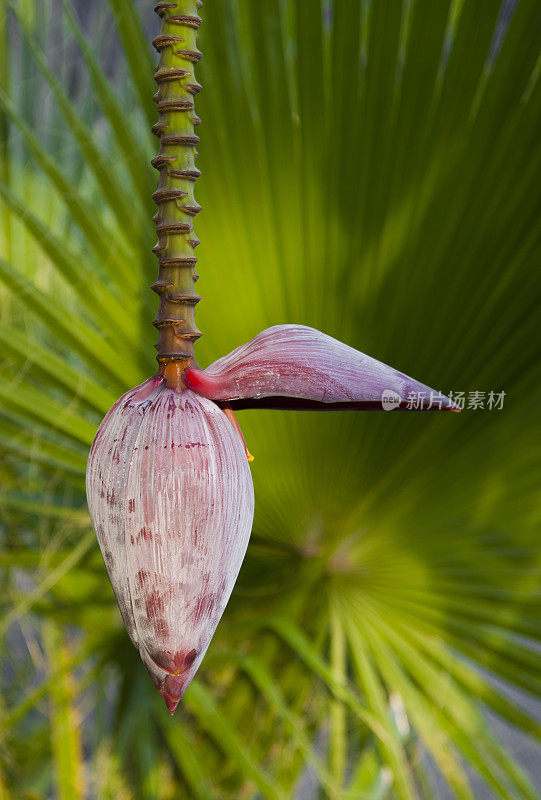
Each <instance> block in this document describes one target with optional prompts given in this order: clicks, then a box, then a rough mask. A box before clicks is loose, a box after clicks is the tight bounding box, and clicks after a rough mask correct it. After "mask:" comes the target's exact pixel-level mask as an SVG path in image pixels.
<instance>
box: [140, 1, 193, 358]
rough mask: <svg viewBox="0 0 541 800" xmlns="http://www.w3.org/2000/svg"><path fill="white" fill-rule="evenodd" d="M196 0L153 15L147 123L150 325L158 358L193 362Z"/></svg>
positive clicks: (163, 5) (159, 8)
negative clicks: (152, 276) (151, 112)
mask: <svg viewBox="0 0 541 800" xmlns="http://www.w3.org/2000/svg"><path fill="white" fill-rule="evenodd" d="M201 5H202V3H201V2H199V0H177V2H159V3H158V4H157V5H156V7H155V11H156V13H157V14H158V15H159V16H160V17H161V19H162V28H161V32H160V35H159V36H157V37H156V39H154V42H153V44H154V47H155V48H156V50H158V52H159V54H160V59H159V62H158V66H157V67H156V72H155V74H154V78H155V80H156V82H157V84H158V91H157V93H156V95H155V96H154V99H155V101H156V103H157V107H158V112H159V120H158V122H157V124H156V125H154V127H153V128H152V130H153V132H154V133H155V134H156V136H158V137H159V139H160V148H159V151H158V155H157V156H156V158H154V159H153V161H152V164H153V166H154V167H156V169H157V170H159V172H160V177H159V179H158V187H157V189H156V192H155V193H154V195H153V198H154V200H155V202H156V204H157V206H158V212H157V214H156V216H155V217H154V220H155V222H156V232H157V234H158V243H157V244H156V246H155V247H154V252H155V253H156V255H157V257H158V259H159V265H160V266H159V273H158V280H157V281H156V282H155V283H154V284H153V286H152V288H153V289H154V291H155V292H157V293H158V294H159V295H160V308H159V312H158V316H157V317H156V319H155V320H154V323H153V324H154V325H155V327H156V328H158V330H159V334H160V336H159V342H158V345H157V348H158V356H157V358H158V362H159V363H160V364H162V365H163V364H166V363H167V362H169V361H183V362H184V365H185V366H187V365H188V364H190V362H191V360H192V359H193V343H194V341H195V340H196V339H198V338H199V336H201V333H200V331H198V329H197V327H196V325H195V320H194V311H195V305H196V303H198V301H199V300H200V299H201V298H200V297H199V296H198V295H197V294H196V292H195V287H194V284H195V281H196V280H197V275H196V274H195V270H194V267H195V264H196V262H197V258H196V257H195V255H194V248H195V247H196V246H197V245H198V244H199V241H198V239H197V237H196V236H195V234H194V231H193V218H194V216H195V214H197V213H198V211H200V209H201V207H200V206H199V205H198V203H196V201H195V199H194V195H193V184H194V181H195V180H196V178H197V177H198V176H199V174H200V173H199V170H198V169H197V168H196V166H195V158H196V156H197V152H196V150H195V146H196V144H197V142H198V141H199V138H198V137H197V136H196V135H195V132H194V128H195V126H196V125H197V124H198V123H199V119H198V117H197V116H196V114H195V110H194V101H193V98H194V95H196V94H197V93H198V92H199V91H200V90H201V86H200V85H199V84H198V83H197V81H196V80H195V76H194V64H195V63H196V62H197V61H199V59H200V58H201V53H200V52H199V50H198V49H197V45H196V41H197V29H198V28H199V25H200V24H201V18H200V17H199V16H198V14H197V11H198V9H199V8H200V7H201Z"/></svg>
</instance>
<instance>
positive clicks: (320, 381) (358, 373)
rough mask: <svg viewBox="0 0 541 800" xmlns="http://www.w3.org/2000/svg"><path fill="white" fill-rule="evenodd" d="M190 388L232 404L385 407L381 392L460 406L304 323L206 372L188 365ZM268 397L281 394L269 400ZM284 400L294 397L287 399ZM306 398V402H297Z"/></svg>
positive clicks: (259, 339) (271, 333) (264, 336)
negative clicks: (419, 397)
mask: <svg viewBox="0 0 541 800" xmlns="http://www.w3.org/2000/svg"><path fill="white" fill-rule="evenodd" d="M184 381H185V383H186V385H187V386H189V387H190V388H191V389H193V390H194V391H196V392H200V393H201V394H202V395H204V396H205V397H210V398H212V399H213V400H220V401H236V400H240V401H246V402H240V403H234V402H233V403H232V405H233V407H234V408H235V407H237V408H249V407H258V406H259V407H265V406H266V405H268V406H269V407H273V406H274V407H283V408H288V407H291V408H314V407H317V405H318V404H321V407H322V408H328V409H330V408H332V407H333V406H336V407H343V408H348V407H350V408H358V409H363V408H366V409H369V408H379V409H381V408H382V402H381V400H382V395H383V393H384V392H387V391H393V392H395V393H396V394H398V395H400V397H401V398H402V402H401V404H400V407H402V408H405V407H406V406H407V399H408V395H411V394H413V395H418V396H421V397H422V398H423V399H422V401H421V403H420V406H421V407H427V406H428V405H429V402H430V398H431V395H432V396H434V397H435V396H439V398H440V400H439V401H438V402H441V408H442V409H449V410H458V407H457V406H456V405H455V404H454V403H453V402H452V401H451V400H449V398H447V397H444V396H443V395H439V393H438V392H437V391H434V390H433V389H430V387H429V386H425V384H423V383H419V381H416V380H414V379H413V378H410V377H408V376H407V375H404V374H403V373H402V372H398V370H396V369H393V368H392V367H389V366H387V364H383V363H382V362H381V361H377V360H376V359H375V358H371V356H367V355H365V354H364V353H361V352H360V351H359V350H355V349H354V348H353V347H349V346H348V345H347V344H344V343H343V342H339V341H338V340H337V339H333V338H332V337H331V336H327V334H325V333H322V332H321V331H318V330H315V328H308V327H306V326H304V325H275V326H274V327H272V328H267V329H266V330H264V331H262V332H261V333H259V334H258V335H257V336H255V337H254V338H253V339H252V340H251V341H250V342H248V343H247V344H243V345H241V346H240V347H237V348H236V350H233V352H231V353H229V355H227V356H224V357H223V358H220V359H218V361H215V362H214V363H213V364H211V365H210V366H209V367H207V368H206V369H205V370H196V369H188V370H186V372H185V374H184ZM264 398H282V399H283V402H280V401H279V402H268V403H266V402H265V401H264ZM285 398H291V399H292V400H293V402H291V403H289V402H287V401H286V400H285ZM302 400H305V401H308V402H307V403H303V402H299V401H302Z"/></svg>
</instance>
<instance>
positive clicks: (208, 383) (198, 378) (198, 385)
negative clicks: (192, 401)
mask: <svg viewBox="0 0 541 800" xmlns="http://www.w3.org/2000/svg"><path fill="white" fill-rule="evenodd" d="M182 380H183V381H184V383H185V384H186V386H187V387H188V389H191V390H192V391H194V392H197V393H198V394H202V395H203V397H208V398H209V399H210V400H214V399H215V398H217V397H218V396H219V395H220V381H219V380H217V379H216V378H212V377H211V376H210V375H207V374H206V372H204V371H203V370H202V369H186V370H184V373H183V375H182Z"/></svg>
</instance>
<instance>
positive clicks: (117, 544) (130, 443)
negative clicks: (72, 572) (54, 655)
mask: <svg viewBox="0 0 541 800" xmlns="http://www.w3.org/2000/svg"><path fill="white" fill-rule="evenodd" d="M87 496H88V504H89V509H90V515H91V518H92V523H93V526H94V530H95V531H96V534H97V537H98V540H99V544H100V547H101V551H102V554H103V557H104V560H105V564H106V566H107V570H108V572H109V577H110V579H111V583H112V585H113V589H114V591H115V594H116V597H117V600H118V603H119V606H120V610H121V612H122V617H123V619H124V622H125V624H126V627H127V629H128V633H129V635H130V637H131V639H132V641H133V643H134V644H135V646H136V647H137V648H138V649H139V652H140V655H141V658H142V660H143V662H144V663H145V665H146V667H147V669H148V671H149V673H150V675H151V677H152V679H153V680H154V683H155V684H156V686H158V688H159V689H160V691H161V692H162V694H163V696H164V699H165V701H166V703H167V706H168V708H169V709H170V710H171V711H173V710H174V708H175V707H176V705H177V703H178V701H179V699H180V697H181V696H182V694H183V692H184V690H185V689H186V687H187V686H188V684H189V682H190V680H191V679H192V677H193V675H194V674H195V672H196V670H197V668H198V667H199V664H200V663H201V661H202V659H203V656H204V654H205V651H206V649H207V647H208V645H209V642H210V640H211V638H212V635H213V633H214V631H215V629H216V626H217V624H218V621H219V619H220V617H221V615H222V613H223V611H224V608H225V606H226V603H227V601H228V599H229V596H230V594H231V591H232V589H233V586H234V583H235V580H236V578H237V575H238V572H239V569H240V566H241V564H242V561H243V558H244V554H245V552H246V548H247V545H248V540H249V537H250V531H251V527H252V519H253V509H254V497H253V485H252V478H251V474H250V468H249V466H248V462H247V460H246V455H245V451H244V447H243V444H242V441H241V438H240V437H239V435H238V433H237V431H236V430H235V428H234V427H233V425H232V424H231V422H230V421H229V419H227V417H226V415H225V414H224V413H223V411H222V410H221V409H220V408H219V407H218V406H217V405H216V404H215V403H213V402H212V401H210V400H207V399H205V398H204V397H200V396H198V395H196V394H194V393H193V392H191V391H190V390H189V389H184V388H180V389H174V388H167V387H166V385H165V381H164V380H163V379H162V378H152V379H150V380H148V381H146V382H145V383H143V384H141V385H140V386H138V387H137V388H135V389H133V390H132V391H130V392H128V393H127V394H125V395H124V396H123V397H121V398H120V400H118V401H117V402H116V403H115V405H114V406H113V407H112V408H111V410H110V411H109V413H108V414H107V416H106V417H105V419H104V420H103V422H102V424H101V426H100V428H99V430H98V433H97V434H96V438H95V440H94V443H93V445H92V449H91V451H90V457H89V460H88V467H87Z"/></svg>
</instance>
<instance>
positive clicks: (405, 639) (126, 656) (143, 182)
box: [0, 0, 541, 800]
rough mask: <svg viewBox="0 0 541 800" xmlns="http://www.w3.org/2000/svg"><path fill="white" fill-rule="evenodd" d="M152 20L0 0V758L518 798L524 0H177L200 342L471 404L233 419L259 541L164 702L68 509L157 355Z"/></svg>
mask: <svg viewBox="0 0 541 800" xmlns="http://www.w3.org/2000/svg"><path fill="white" fill-rule="evenodd" d="M139 7H140V10H141V11H142V12H144V13H145V17H144V21H142V19H141V18H140V16H139V14H138V12H137V8H139ZM149 10H150V9H149V8H147V7H146V5H145V4H143V3H135V2H133V0H109V2H106V0H100V2H95V3H93V4H91V5H90V6H88V8H87V7H86V6H85V7H84V8H83V7H82V6H80V4H76V3H74V2H72V1H71V0H64V2H63V3H62V4H60V3H57V2H55V0H18V2H9V3H8V2H3V3H0V39H1V41H2V45H4V43H5V46H1V47H0V109H1V112H0V114H1V115H0V206H1V211H0V256H1V260H0V282H1V285H0V294H1V300H2V318H1V319H0V344H1V349H2V368H3V370H2V378H1V380H0V448H1V456H0V469H1V470H2V479H3V485H2V491H1V492H0V509H1V518H0V530H1V536H2V550H1V553H0V579H1V581H2V597H3V599H4V602H3V608H2V612H1V614H2V615H1V622H0V627H2V630H3V632H4V634H5V640H4V643H3V646H2V650H1V656H2V668H3V673H4V674H5V675H7V676H10V680H9V682H8V685H7V687H6V691H5V692H4V699H3V704H2V709H1V712H2V720H1V721H0V725H1V730H2V740H3V745H2V750H1V751H0V752H1V753H2V762H5V763H3V765H2V776H1V778H0V779H2V780H4V782H5V784H6V786H7V787H8V789H9V791H10V792H11V795H12V796H14V797H19V796H20V797H46V796H52V795H53V794H54V795H55V796H59V797H77V796H82V794H83V793H84V792H86V793H87V794H88V795H89V796H92V797H94V796H95V797H97V798H100V799H101V798H103V800H106V799H108V798H113V797H115V798H134V799H136V800H140V799H141V800H150V798H158V797H160V798H175V800H176V798H187V800H192V798H194V797H195V798H213V797H215V798H219V797H231V798H254V799H255V798H261V797H264V798H272V799H273V800H276V799H277V798H284V799H285V798H292V800H311V798H316V797H328V798H348V799H349V798H350V799H351V800H359V798H370V799H371V800H375V798H382V800H383V798H388V799H389V800H397V799H398V798H400V799H401V800H404V799H407V800H413V799H414V798H427V799H428V798H432V797H435V796H437V793H438V792H439V788H438V787H439V786H441V785H445V786H446V788H447V790H448V791H449V793H450V794H451V795H452V796H455V797H458V798H462V800H470V799H471V798H483V799H484V798H485V797H489V796H496V797H501V798H520V799H522V800H530V798H536V797H538V796H539V791H540V788H541V783H540V780H541V779H540V776H539V773H534V772H532V771H531V769H529V768H528V765H522V764H521V763H520V760H521V759H520V754H519V757H517V758H516V759H515V758H514V756H512V755H511V753H510V752H509V750H508V748H507V746H506V743H505V742H502V741H500V740H499V739H498V737H497V736H496V730H499V729H496V728H495V727H494V725H493V723H492V720H493V718H494V715H495V716H496V717H497V718H498V719H500V720H503V721H505V722H506V723H507V724H508V725H510V726H512V728H513V729H514V730H516V731H520V732H521V733H523V734H525V735H527V736H528V737H530V739H531V740H532V741H537V742H538V741H539V739H540V733H541V731H540V723H539V719H538V718H536V716H535V714H534V711H533V699H534V698H539V696H541V686H540V681H539V676H538V673H539V668H538V655H537V652H536V649H537V648H538V646H539V642H540V640H541V630H540V623H539V597H540V586H539V561H540V558H539V548H538V544H537V542H536V536H535V533H534V531H535V530H536V527H537V526H538V524H539V504H538V502H537V492H538V486H539V479H540V474H539V461H538V456H537V452H536V446H537V443H536V441H535V437H534V435H533V431H534V429H535V425H536V423H538V422H539V410H538V405H537V404H536V396H537V395H536V391H537V387H538V384H539V374H540V364H541V359H540V349H539V341H538V339H539V337H538V332H537V320H536V317H535V314H534V308H535V307H536V305H537V303H538V301H539V282H538V280H537V275H536V266H537V265H538V263H539V257H540V255H541V222H540V219H539V213H538V212H539V206H540V200H541V181H540V180H539V168H540V166H541V147H540V142H539V135H538V130H539V119H540V111H541V83H540V80H539V76H540V72H539V63H540V62H539V59H540V51H539V34H538V31H539V29H540V26H541V6H540V4H539V3H538V2H537V0H518V2H517V3H516V4H512V3H505V4H504V6H503V8H502V5H501V3H500V2H499V0H494V1H493V0H488V1H487V0H468V2H455V1H454V0H449V2H438V3H434V2H432V1H431V0H407V1H406V0H403V1H402V0H370V2H364V1H363V0H326V2H321V3H319V2H315V0H266V2H265V3H253V2H251V1H250V0H220V2H216V3H212V4H209V6H208V8H207V7H206V6H205V7H204V8H203V10H202V15H203V16H204V25H203V26H202V28H201V35H200V47H201V50H202V51H203V52H204V56H205V57H204V59H203V60H202V62H201V63H200V65H198V77H199V80H200V81H201V83H202V84H203V85H204V92H202V93H201V95H200V96H198V98H197V108H198V114H200V116H201V118H202V120H203V125H202V126H201V143H200V145H199V150H200V165H201V167H202V169H203V178H202V179H201V181H200V182H198V200H199V201H200V202H201V204H202V205H203V208H204V212H203V213H202V214H201V215H200V216H199V217H198V218H197V230H198V235H199V237H200V238H201V242H202V244H201V247H200V248H199V249H200V251H201V252H200V265H199V267H200V268H199V271H200V273H201V279H200V282H199V283H198V290H199V291H200V293H201V294H202V296H203V302H202V303H201V304H200V305H199V306H198V325H199V327H200V328H201V330H203V331H204V336H203V338H202V339H201V340H200V342H198V345H197V346H198V353H197V357H198V361H199V363H201V364H202V365H206V364H207V363H209V362H210V361H212V360H214V359H215V358H217V357H219V356H220V355H224V354H225V353H227V352H228V351H229V350H231V349H232V348H233V347H235V346H237V345H238V344H240V343H241V342H243V341H246V340H248V339H249V338H251V337H252V336H253V335H255V334H256V333H257V332H259V331H260V330H261V329H262V328H264V327H266V326H269V325H272V324H277V323H283V322H298V323H304V324H309V325H312V326H314V327H316V328H320V329H322V330H325V331H326V332H327V333H329V334H331V335H333V336H336V337H337V338H339V339H342V340H343V341H346V342H347V343H349V344H351V345H352V346H354V347H357V348H359V349H360V350H362V351H365V352H367V353H370V354H371V355H373V356H375V357H376V358H380V359H381V360H383V361H385V362H387V363H390V364H393V365H395V366H396V367H397V368H398V369H400V370H402V371H404V372H406V373H408V374H412V375H415V376H416V377H418V378H419V379H421V380H422V381H423V382H426V383H427V384H429V385H435V386H441V388H442V390H444V391H446V392H448V391H450V390H453V391H464V392H466V393H470V392H475V391H481V392H485V393H486V394H485V409H484V410H469V409H466V410H465V411H464V412H463V413H462V414H461V415H415V414H412V415H408V414H404V415H393V414H379V415H370V414H365V415H362V414H353V413H343V414H336V415H332V414H328V415H319V414H311V413H307V412H303V413H293V412H272V413H270V412H255V411H250V412H243V414H242V420H241V423H242V427H243V430H244V433H245V436H246V439H247V443H248V445H249V447H250V450H251V451H252V452H254V454H255V456H256V460H255V462H254V464H253V476H254V484H255V490H256V508H257V511H256V519H255V523H254V532H253V538H252V544H251V545H250V548H249V551H248V555H247V558H246V561H245V564H244V566H243V569H242V571H241V575H240V577H239V581H238V584H237V587H236V589H235V592H234V594H233V597H232V598H231V601H230V604H229V606H228V610H227V612H226V614H225V616H224V619H223V620H222V623H221V625H220V626H219V628H218V631H217V633H216V636H215V639H214V641H213V644H212V646H211V648H210V649H209V652H208V654H207V657H206V659H205V662H204V665H203V669H202V670H201V672H200V674H199V677H198V680H197V681H196V682H194V684H193V685H192V686H191V688H190V689H189V691H188V692H187V694H186V697H185V699H184V700H183V703H182V707H181V713H180V715H179V716H178V717H176V718H175V719H174V720H169V719H166V718H165V717H164V716H163V714H164V712H163V710H162V708H161V706H160V704H159V702H158V700H159V698H157V697H156V696H155V693H154V691H153V688H152V686H151V685H150V684H149V682H148V681H147V679H146V677H145V675H144V674H143V673H144V669H143V667H142V666H141V665H140V664H139V661H138V659H137V658H136V654H135V651H133V650H132V648H131V646H130V644H129V641H128V639H127V637H126V635H125V633H124V632H123V629H122V626H121V621H120V618H119V615H118V612H117V610H116V606H115V603H114V596H113V593H112V591H111V588H110V585H109V583H108V581H107V577H106V574H105V570H104V567H103V563H102V561H101V557H100V555H99V552H98V550H97V547H96V543H95V540H94V536H93V534H92V532H91V531H90V530H89V521H88V518H87V516H86V512H85V497H84V470H85V461H86V453H87V449H88V446H89V444H90V442H91V440H92V437H93V434H94V431H95V429H96V427H97V425H98V424H99V421H100V419H101V417H102V415H103V414H104V413H105V412H106V411H107V409H108V408H109V406H110V405H111V403H112V402H113V401H114V399H116V398H117V397H118V396H119V395H120V394H121V393H122V392H123V391H126V390H127V389H129V388H130V387H131V386H133V385H135V384H136V383H138V382H140V381H141V380H143V379H145V378H146V377H148V376H149V375H150V374H152V371H153V370H154V369H155V366H154V363H155V362H154V360H153V351H152V343H153V331H152V326H151V320H152V317H153V315H154V314H155V302H154V299H153V296H152V293H151V292H150V291H148V288H147V287H148V285H149V284H150V283H151V282H152V280H153V279H154V272H155V269H154V264H153V263H152V258H153V257H152V254H151V253H150V247H151V242H152V235H153V230H152V223H151V221H150V216H151V214H152V210H151V199H150V195H151V192H152V189H153V186H154V185H155V182H156V175H155V173H154V171H153V170H152V168H151V167H150V164H149V160H150V158H151V157H152V156H153V155H154V143H153V142H152V137H151V136H150V133H149V131H150V126H151V125H152V124H153V123H154V122H155V121H156V114H155V110H154V108H153V104H152V93H153V91H154V89H153V79H152V57H151V55H150V49H149V44H148V43H149V40H150V39H151V38H152V36H153V35H155V33H154V31H156V30H157V25H156V23H154V24H155V27H154V28H153V29H151V28H150V27H149V25H148V23H147V12H148V11H149ZM78 11H80V12H81V14H80V16H79V14H78V13H77V12H78ZM83 12H84V13H83ZM100 26H101V28H100ZM147 28H148V29H147ZM100 30H101V31H102V33H101V34H100V33H98V32H99V31H100ZM59 53H60V54H61V55H62V64H63V66H62V69H58V68H57V61H55V59H57V56H58V54H59ZM44 98H48V99H49V100H50V102H47V103H45V102H44ZM42 106H43V107H44V108H46V113H45V112H44V117H43V119H45V120H46V122H44V123H42V122H38V121H37V120H38V116H37V114H36V109H37V108H40V109H41V107H42ZM491 391H492V392H495V393H499V392H505V393H506V394H505V400H504V405H503V409H501V410H496V409H492V410H488V409H487V408H486V402H487V397H488V393H489V392H491ZM30 732H31V734H30ZM536 752H538V751H536ZM81 776H82V778H81ZM312 783H313V784H314V785H315V786H316V789H314V791H312V790H311V789H308V788H307V787H309V786H310V785H311V784H312ZM485 791H490V792H492V794H491V795H489V794H486V793H485V794H484V792H485Z"/></svg>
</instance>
